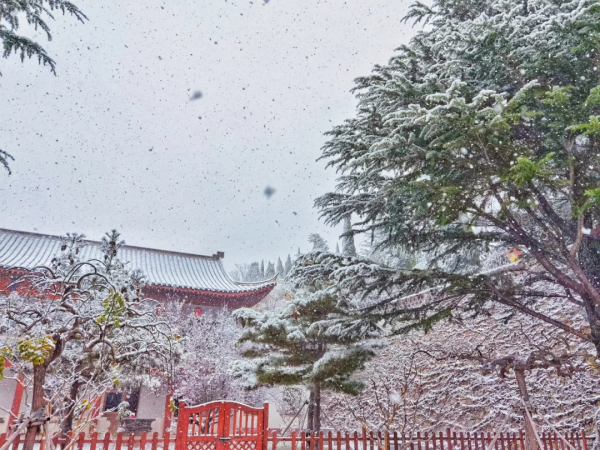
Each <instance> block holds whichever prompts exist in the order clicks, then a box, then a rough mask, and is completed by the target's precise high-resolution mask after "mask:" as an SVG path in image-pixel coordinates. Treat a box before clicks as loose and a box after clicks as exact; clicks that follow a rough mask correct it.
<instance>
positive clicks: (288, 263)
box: [284, 253, 292, 276]
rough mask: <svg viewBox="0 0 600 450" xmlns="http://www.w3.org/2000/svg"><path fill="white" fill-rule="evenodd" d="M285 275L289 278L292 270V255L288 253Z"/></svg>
mask: <svg viewBox="0 0 600 450" xmlns="http://www.w3.org/2000/svg"><path fill="white" fill-rule="evenodd" d="M284 270H285V272H284V273H285V275H286V276H287V274H288V273H290V270H292V257H291V256H290V254H289V253H288V256H287V259H286V260H285V268H284Z"/></svg>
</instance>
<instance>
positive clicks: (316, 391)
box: [312, 384, 321, 431]
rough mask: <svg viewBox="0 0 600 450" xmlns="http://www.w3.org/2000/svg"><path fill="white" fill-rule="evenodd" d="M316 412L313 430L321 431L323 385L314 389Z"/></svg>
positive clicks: (317, 385)
mask: <svg viewBox="0 0 600 450" xmlns="http://www.w3.org/2000/svg"><path fill="white" fill-rule="evenodd" d="M313 393H314V395H313V396H314V401H315V412H314V417H313V428H312V429H313V430H314V431H321V385H319V384H315V385H314V387H313Z"/></svg>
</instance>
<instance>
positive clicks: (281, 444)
mask: <svg viewBox="0 0 600 450" xmlns="http://www.w3.org/2000/svg"><path fill="white" fill-rule="evenodd" d="M563 436H565V438H566V439H567V441H568V442H569V443H570V444H571V445H572V446H573V447H574V448H575V449H576V450H588V448H590V449H591V446H588V442H587V439H586V436H585V433H584V432H583V431H581V432H580V433H566V434H564V435H563ZM23 437H24V435H22V436H21V437H20V439H19V440H17V441H15V442H13V444H12V445H11V448H10V450H18V449H19V447H22V444H23ZM493 439H494V433H462V432H459V433H457V432H452V431H450V430H447V431H446V432H445V433H442V432H439V433H416V434H414V435H407V434H402V433H391V434H390V435H389V436H388V442H389V449H388V450H490V449H489V446H490V444H491V442H492V440H493ZM541 440H542V444H543V445H544V448H543V449H542V450H570V448H569V447H568V446H567V445H566V444H565V442H564V441H563V440H562V439H561V438H560V437H559V436H558V435H556V434H555V433H543V434H542V435H541ZM5 442H6V434H0V446H2V445H3V444H4V443H5ZM69 442H71V441H70V440H69V439H66V438H55V439H53V443H54V445H55V447H56V448H57V449H59V450H64V448H65V447H66V446H67V445H68V443H69ZM384 442H385V439H384V436H383V435H382V434H381V433H359V432H347V431H346V432H339V431H338V432H332V431H323V432H321V433H312V434H311V433H307V432H298V431H294V432H293V433H291V435H290V436H285V437H284V436H280V432H279V431H278V430H269V431H268V433H267V439H266V446H267V448H265V449H263V450H382V449H384V448H385V447H384ZM38 445H39V446H36V448H37V449H39V450H45V443H44V442H38ZM71 449H72V450H169V449H170V450H174V449H175V439H174V437H173V436H171V435H170V434H169V433H166V434H165V435H164V436H162V437H159V435H158V433H153V434H152V435H147V434H146V433H143V434H142V435H141V436H135V435H133V434H131V435H128V436H126V435H123V433H118V434H117V435H116V436H114V435H110V434H109V433H106V434H104V435H103V436H102V437H99V436H98V433H93V434H92V435H90V436H85V435H84V434H83V433H81V434H80V435H79V436H78V438H77V439H76V440H75V442H74V444H73V446H72V447H71ZM494 450H525V438H524V436H523V433H522V432H521V433H502V434H501V435H500V436H499V438H498V439H497V440H496V444H495V446H494Z"/></svg>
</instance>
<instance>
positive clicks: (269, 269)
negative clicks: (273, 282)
mask: <svg viewBox="0 0 600 450" xmlns="http://www.w3.org/2000/svg"><path fill="white" fill-rule="evenodd" d="M274 276H275V266H274V265H273V263H272V262H271V261H269V262H268V264H267V270H266V271H265V278H273V277H274Z"/></svg>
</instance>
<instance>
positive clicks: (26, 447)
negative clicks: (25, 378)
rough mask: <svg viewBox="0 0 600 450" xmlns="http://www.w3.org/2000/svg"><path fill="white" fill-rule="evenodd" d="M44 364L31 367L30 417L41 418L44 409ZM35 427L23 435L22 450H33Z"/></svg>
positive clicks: (45, 368) (36, 429) (45, 367)
mask: <svg viewBox="0 0 600 450" xmlns="http://www.w3.org/2000/svg"><path fill="white" fill-rule="evenodd" d="M47 369H48V367H47V366H46V364H41V365H39V366H33V392H32V395H31V415H32V417H35V416H38V417H43V408H44V381H45V380H46V370H47ZM38 428H39V427H37V426H33V427H32V426H30V427H29V428H28V429H27V433H26V434H25V441H24V442H23V450H33V446H34V444H35V436H36V434H37V431H38Z"/></svg>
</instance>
